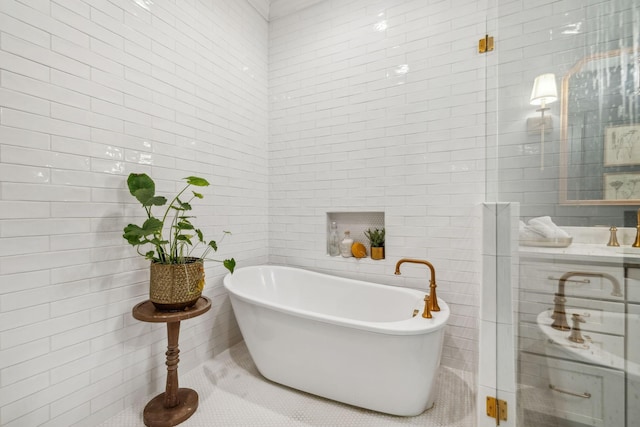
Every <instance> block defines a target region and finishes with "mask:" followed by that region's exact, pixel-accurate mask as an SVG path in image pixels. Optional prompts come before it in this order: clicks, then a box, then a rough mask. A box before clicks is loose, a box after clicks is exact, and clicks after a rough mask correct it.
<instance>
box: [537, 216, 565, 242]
mask: <svg viewBox="0 0 640 427" xmlns="http://www.w3.org/2000/svg"><path fill="white" fill-rule="evenodd" d="M528 227H529V228H530V229H531V230H533V231H535V232H536V233H539V234H540V235H542V236H543V237H546V238H547V239H558V238H563V237H570V236H569V233H567V232H566V231H564V230H563V229H562V228H560V227H558V226H557V225H555V224H554V223H553V221H551V217H548V216H540V217H538V218H532V219H530V220H529V223H528Z"/></svg>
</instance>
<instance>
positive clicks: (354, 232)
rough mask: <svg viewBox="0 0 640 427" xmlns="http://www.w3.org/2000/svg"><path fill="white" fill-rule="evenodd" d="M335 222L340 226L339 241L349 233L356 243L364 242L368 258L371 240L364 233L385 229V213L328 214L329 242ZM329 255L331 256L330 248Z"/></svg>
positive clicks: (327, 232) (327, 233) (327, 230)
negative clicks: (370, 230)
mask: <svg viewBox="0 0 640 427" xmlns="http://www.w3.org/2000/svg"><path fill="white" fill-rule="evenodd" d="M333 221H335V222H336V224H338V239H339V241H342V239H343V238H344V232H345V231H349V232H350V234H351V238H352V239H353V241H354V242H362V243H363V244H364V245H365V247H366V248H367V256H368V257H370V256H371V253H370V248H369V240H368V239H367V237H366V236H365V235H364V232H365V231H366V230H368V229H369V228H371V229H375V228H384V212H327V224H326V235H327V240H328V238H329V233H330V232H331V223H332V222H333ZM327 254H329V249H328V248H327Z"/></svg>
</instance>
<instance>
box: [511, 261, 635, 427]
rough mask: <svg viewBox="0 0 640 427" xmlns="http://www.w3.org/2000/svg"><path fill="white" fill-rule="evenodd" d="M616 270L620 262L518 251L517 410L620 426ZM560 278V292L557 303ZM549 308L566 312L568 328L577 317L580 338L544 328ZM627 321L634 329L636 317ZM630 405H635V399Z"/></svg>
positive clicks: (619, 277)
mask: <svg viewBox="0 0 640 427" xmlns="http://www.w3.org/2000/svg"><path fill="white" fill-rule="evenodd" d="M638 271H639V272H640V269H639V270H638ZM624 272H625V269H624V268H623V267H622V264H621V263H620V264H619V265H613V264H608V263H593V262H571V261H561V260H558V259H557V257H554V258H549V259H544V258H543V257H542V258H541V257H535V258H532V259H528V258H526V257H523V256H522V254H521V258H520V271H519V285H518V286H519V289H518V302H517V304H518V305H517V313H518V349H519V364H520V366H519V372H520V378H519V383H520V387H521V390H520V396H521V397H520V401H521V404H522V405H523V407H524V410H525V411H527V410H528V411H533V412H535V413H537V414H540V415H541V416H553V417H555V418H556V419H558V420H562V421H560V422H561V423H562V424H559V425H565V424H566V425H569V424H570V425H574V424H575V425H578V426H580V425H588V426H601V427H619V426H620V427H622V426H625V418H626V414H625V406H627V407H629V405H628V404H626V402H625V399H623V398H621V396H624V395H625V388H626V384H625V369H626V362H625V355H626V351H627V350H625V349H626V343H625V335H626V334H627V333H628V326H629V325H628V324H627V322H626V321H625V317H626V310H625V303H626V297H625V273H624ZM580 273H584V274H580ZM638 277H639V282H640V274H639V276H638ZM561 279H563V280H562V282H563V283H562V287H563V288H564V292H563V295H564V299H563V302H562V303H561V304H560V306H557V302H556V301H557V300H555V298H556V296H557V295H556V294H557V293H558V292H559V291H560V282H561ZM639 284H640V283H639ZM638 290H639V291H640V286H639V287H638ZM638 307H639V308H640V304H639V305H638ZM554 309H555V310H557V309H560V310H562V311H564V312H565V313H566V322H567V324H568V326H569V327H570V328H571V327H572V326H573V318H572V315H573V314H576V315H578V316H579V319H580V320H581V321H582V322H580V323H579V328H580V334H579V335H578V334H576V335H574V337H576V336H579V337H581V338H582V339H584V342H576V341H572V340H570V339H569V338H570V337H571V336H572V330H571V329H569V330H566V331H563V330H558V329H555V328H552V327H551V324H552V323H553V322H554V319H553V318H552V315H553V314H554ZM635 327H637V328H639V331H640V323H639V324H638V325H636V326H635ZM636 336H640V335H636ZM639 350H640V349H639ZM634 406H635V407H640V401H636V402H635V403H634ZM525 418H526V417H525ZM634 419H635V420H638V419H640V415H637V416H636V417H635V418H634ZM631 425H634V424H628V426H631Z"/></svg>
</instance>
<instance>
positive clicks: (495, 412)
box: [487, 396, 507, 426]
mask: <svg viewBox="0 0 640 427" xmlns="http://www.w3.org/2000/svg"><path fill="white" fill-rule="evenodd" d="M487 416H489V417H491V418H495V419H496V425H497V426H499V425H500V420H502V421H507V402H506V401H505V400H500V399H496V398H495V397H491V396H487Z"/></svg>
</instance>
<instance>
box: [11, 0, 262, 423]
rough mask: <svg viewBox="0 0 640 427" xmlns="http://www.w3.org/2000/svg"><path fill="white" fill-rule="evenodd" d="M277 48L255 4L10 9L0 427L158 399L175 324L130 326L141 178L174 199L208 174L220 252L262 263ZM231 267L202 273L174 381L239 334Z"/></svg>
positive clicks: (207, 209) (206, 206) (205, 207)
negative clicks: (201, 292)
mask: <svg viewBox="0 0 640 427" xmlns="http://www.w3.org/2000/svg"><path fill="white" fill-rule="evenodd" d="M257 3H258V4H259V5H262V6H263V7H264V4H262V3H264V2H261V1H259V2H257ZM267 51H268V24H267V21H266V20H265V18H264V17H263V16H262V15H261V14H260V13H259V12H258V10H256V8H254V7H253V6H252V5H250V4H249V3H247V2H245V1H237V0H208V1H203V0H194V1H188V2H182V1H181V2H150V1H146V0H144V1H130V0H112V1H109V2H107V1H103V2H95V1H84V0H51V1H48V0H43V1H37V2H32V1H22V0H20V1H18V0H2V1H1V2H0V256H1V257H0V424H1V425H3V426H7V427H9V426H31V425H43V426H70V425H82V426H89V425H95V424H98V423H99V422H101V421H102V420H104V419H106V418H109V417H110V416H112V415H113V414H115V413H116V412H118V411H120V410H121V409H123V408H124V407H125V406H128V405H129V404H130V402H131V401H132V399H142V398H146V397H147V396H148V395H149V394H153V393H157V392H160V391H162V390H163V389H164V379H165V374H166V369H165V365H164V352H165V350H166V345H167V344H166V329H165V326H164V325H163V324H157V325H156V324H153V325H152V324H145V323H142V322H139V321H137V320H134V319H133V318H132V316H131V309H132V307H133V306H134V305H135V304H136V303H137V302H139V301H142V300H144V299H145V298H146V295H147V292H148V285H147V281H148V265H147V262H146V261H144V259H142V257H139V256H137V255H136V253H135V251H134V249H132V248H131V247H130V246H129V245H127V244H126V242H125V241H124V239H123V238H122V237H121V235H122V228H123V227H124V226H125V225H126V224H127V223H129V222H133V221H138V220H141V219H142V218H143V215H144V212H143V211H142V209H141V208H140V207H139V206H138V205H137V203H135V200H134V199H133V198H132V197H131V196H130V195H129V194H128V190H127V188H126V177H127V175H128V174H129V173H130V172H146V173H148V174H150V175H151V176H152V177H154V178H155V179H156V183H157V191H158V192H159V193H164V194H167V193H169V192H171V193H172V192H173V191H174V190H176V189H177V188H180V187H181V185H182V184H181V183H182V182H183V181H182V178H184V177H186V176H189V175H197V176H203V177H205V178H206V179H208V180H209V181H210V182H211V184H212V185H211V186H210V187H207V188H206V189H202V190H201V192H202V193H204V195H205V198H204V200H202V201H201V202H198V203H197V206H196V210H195V215H196V216H198V225H200V226H201V227H202V228H203V231H204V232H205V235H206V236H207V237H209V238H218V237H219V236H221V235H222V231H223V230H229V231H231V232H232V233H233V234H232V235H231V236H230V237H227V238H225V239H224V242H222V243H220V242H219V243H220V251H219V254H218V255H219V258H220V259H222V258H224V257H228V256H234V257H235V258H236V260H237V261H238V264H239V265H250V264H257V263H264V262H266V261H267V253H268V245H267V238H268V235H267V231H266V229H267V222H268V217H267V213H268V211H267V205H268V197H267V193H268V187H267V177H268V168H267V154H268V152H267V138H268V105H269V103H268V74H267V72H268V52H267ZM225 271H226V270H224V269H223V268H222V266H221V265H219V264H218V263H213V262H210V263H208V264H207V267H206V273H207V287H206V288H205V295H207V296H209V297H211V298H212V299H213V307H212V310H211V311H210V312H208V313H207V314H205V315H203V316H201V317H199V318H197V319H190V320H189V321H186V322H183V324H182V330H181V336H180V348H181V354H180V356H181V363H180V370H181V371H187V370H189V369H190V368H192V367H194V366H196V365H198V364H199V363H201V362H202V361H204V360H206V359H208V358H210V357H212V356H213V355H215V354H218V353H220V352H221V351H223V350H225V349H226V348H228V347H230V346H231V345H233V344H235V343H237V342H238V341H239V340H240V339H241V337H240V334H239V331H238V328H237V325H236V323H235V320H234V319H233V315H232V312H231V308H230V305H229V302H228V300H227V297H226V293H225V292H224V290H223V288H222V276H223V275H224V273H225Z"/></svg>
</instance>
